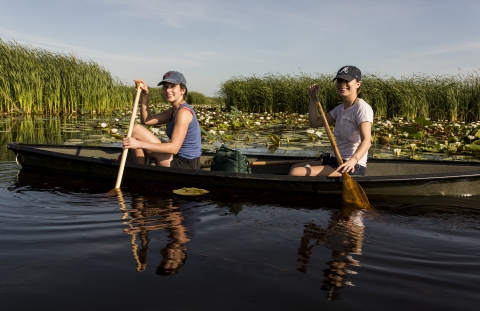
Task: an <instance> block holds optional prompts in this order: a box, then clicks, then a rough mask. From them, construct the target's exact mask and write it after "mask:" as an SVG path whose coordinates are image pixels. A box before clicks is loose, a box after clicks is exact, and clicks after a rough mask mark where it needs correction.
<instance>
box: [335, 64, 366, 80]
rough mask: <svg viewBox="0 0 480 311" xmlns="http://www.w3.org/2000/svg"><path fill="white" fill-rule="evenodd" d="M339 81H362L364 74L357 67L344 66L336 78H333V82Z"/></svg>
mask: <svg viewBox="0 0 480 311" xmlns="http://www.w3.org/2000/svg"><path fill="white" fill-rule="evenodd" d="M337 79H343V80H345V81H348V82H350V81H352V80H353V79H357V80H358V81H362V72H361V71H360V69H358V68H357V67H355V66H343V67H342V68H340V69H339V70H338V72H337V75H336V77H335V78H333V80H332V82H333V81H335V80H337Z"/></svg>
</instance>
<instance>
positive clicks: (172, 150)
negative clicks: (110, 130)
mask: <svg viewBox="0 0 480 311" xmlns="http://www.w3.org/2000/svg"><path fill="white" fill-rule="evenodd" d="M192 120H193V116H192V113H191V112H190V111H189V110H188V109H180V110H179V111H178V112H177V114H176V116H175V127H174V128H173V133H172V140H171V141H170V142H167V143H150V142H146V141H140V140H136V139H134V138H125V139H124V141H123V142H124V148H130V149H144V150H148V151H151V152H158V153H169V154H177V153H178V151H179V150H180V148H181V147H182V145H183V141H184V140H185V136H186V135H187V130H188V125H189V124H190V122H192Z"/></svg>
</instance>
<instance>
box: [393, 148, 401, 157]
mask: <svg viewBox="0 0 480 311" xmlns="http://www.w3.org/2000/svg"><path fill="white" fill-rule="evenodd" d="M393 153H395V156H396V157H399V156H400V154H401V153H402V149H400V148H395V149H393Z"/></svg>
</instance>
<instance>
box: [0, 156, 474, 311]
mask: <svg viewBox="0 0 480 311" xmlns="http://www.w3.org/2000/svg"><path fill="white" fill-rule="evenodd" d="M113 184H114V181H112V183H111V184H109V183H102V182H99V181H95V180H85V179H78V178H76V177H71V176H70V177H67V178H66V177H64V176H58V175H57V176H55V175H48V174H44V173H38V172H34V171H24V170H19V167H18V166H17V164H16V163H15V162H14V161H2V162H0V200H1V202H2V203H1V207H0V227H1V228H2V229H3V232H2V233H3V234H2V235H1V236H0V271H1V276H2V277H1V279H0V296H1V298H2V299H1V301H2V309H3V310H31V309H42V310H259V309H268V310H319V309H321V308H325V307H327V308H334V309H335V310H352V309H354V308H355V309H357V308H362V307H363V308H368V310H370V311H372V310H385V308H388V310H406V309H409V308H422V307H424V308H425V309H427V310H478V305H479V303H480V298H479V296H478V292H479V289H480V288H479V284H480V265H479V264H478V262H479V259H480V243H479V240H480V198H478V197H448V198H445V197H443V198H428V197H427V198H401V197H373V198H370V200H371V203H372V204H373V205H374V207H375V211H365V210H356V209H352V208H351V207H348V206H344V205H343V204H342V202H341V200H340V199H341V198H338V197H321V196H309V195H307V196H299V195H298V194H295V195H294V194H280V193H260V192H235V191H231V192H227V191H225V190H215V189H212V191H211V192H210V193H209V194H208V195H206V196H202V197H181V196H178V195H175V194H173V193H172V190H173V188H171V187H169V186H167V185H162V184H159V185H156V186H155V187H149V186H148V185H126V186H125V188H124V189H122V190H123V191H122V193H120V194H116V193H115V194H109V193H108V191H109V190H111V188H112V187H113Z"/></svg>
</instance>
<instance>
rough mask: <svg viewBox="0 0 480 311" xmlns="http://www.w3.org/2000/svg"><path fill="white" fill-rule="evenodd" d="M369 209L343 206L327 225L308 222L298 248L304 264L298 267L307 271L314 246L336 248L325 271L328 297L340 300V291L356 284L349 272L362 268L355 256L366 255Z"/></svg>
mask: <svg viewBox="0 0 480 311" xmlns="http://www.w3.org/2000/svg"><path fill="white" fill-rule="evenodd" d="M365 212H366V211H365V209H359V208H357V207H355V206H347V205H345V206H342V207H341V208H340V209H339V210H338V211H336V212H334V213H333V214H332V216H331V218H330V220H329V223H328V226H327V228H325V229H324V228H322V227H321V226H319V225H317V224H315V223H313V222H309V223H307V224H305V226H304V230H303V236H302V238H301V240H300V247H299V249H298V255H299V257H298V259H297V261H298V262H300V267H299V268H298V269H297V270H298V271H300V272H302V273H307V268H308V264H309V262H310V257H311V255H312V254H313V249H314V248H315V247H316V246H318V245H323V246H325V247H326V248H328V249H329V250H331V251H332V257H331V260H330V261H327V268H326V269H324V270H323V276H324V278H323V281H322V287H321V289H322V290H323V291H324V292H325V294H324V296H325V298H326V299H328V300H338V299H340V290H341V289H342V288H344V287H345V286H354V284H353V283H352V282H351V281H348V280H347V276H348V275H349V274H357V273H358V272H357V271H354V270H352V269H353V267H360V261H359V260H356V259H354V258H353V256H352V255H361V254H362V243H363V236H364V232H365V226H364V224H363V218H364V215H365Z"/></svg>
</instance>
